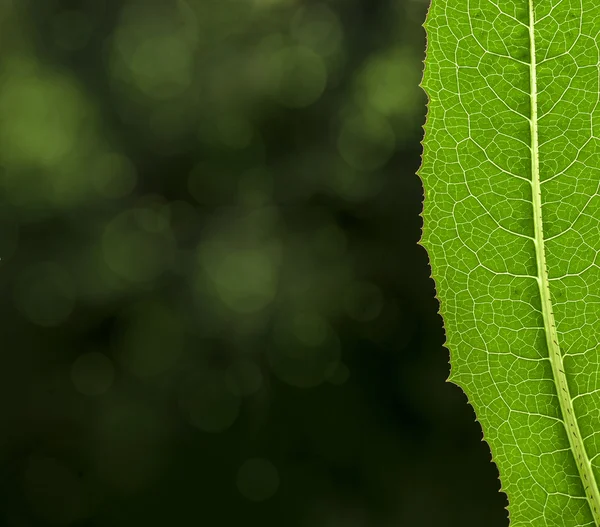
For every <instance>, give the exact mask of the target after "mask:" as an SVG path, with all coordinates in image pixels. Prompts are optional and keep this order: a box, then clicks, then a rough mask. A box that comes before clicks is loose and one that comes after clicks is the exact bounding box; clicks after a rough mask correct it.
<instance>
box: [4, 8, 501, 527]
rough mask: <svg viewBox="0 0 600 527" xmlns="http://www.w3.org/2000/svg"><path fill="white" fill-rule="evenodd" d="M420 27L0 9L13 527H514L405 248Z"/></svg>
mask: <svg viewBox="0 0 600 527" xmlns="http://www.w3.org/2000/svg"><path fill="white" fill-rule="evenodd" d="M426 7H427V6H426V3H425V2H424V1H422V0H385V1H384V0H379V1H376V0H368V1H364V2H363V1H359V0H321V1H309V0H160V1H159V0H156V1H148V0H69V1H67V0H2V2H0V46H1V48H0V49H2V51H1V53H2V60H1V61H0V202H1V207H0V256H1V257H2V262H1V264H0V287H2V289H3V292H4V294H3V295H2V297H1V299H0V309H1V311H2V322H1V323H0V333H2V335H3V337H4V338H3V346H4V355H3V366H2V370H1V373H0V379H1V382H0V429H1V430H2V433H1V434H0V461H1V465H0V466H1V468H2V487H1V492H0V505H1V506H0V511H2V513H3V514H4V522H5V524H6V525H10V526H21V525H90V526H91V525H94V526H104V525H106V526H108V525H110V526H111V527H113V526H119V525H128V526H129V525H132V524H133V525H137V524H140V525H142V524H143V525H165V524H166V525H184V524H188V523H189V522H190V521H200V522H207V523H208V524H210V525H235V524H237V523H239V522H241V521H244V522H246V523H248V524H250V525H259V524H261V525H262V524H272V525H286V526H290V527H291V526H296V525H298V526H305V525H311V526H323V527H338V526H339V527H341V526H344V527H359V526H378V527H380V526H385V527H387V526H390V527H391V526H396V525H410V526H412V525H415V526H416V525H461V526H464V525H465V524H469V522H471V523H474V524H477V525H481V524H485V525H490V526H492V525H502V524H503V523H502V522H503V520H504V518H503V516H502V514H500V516H499V519H498V517H497V516H494V512H493V510H491V509H490V506H489V504H490V503H492V504H495V505H498V509H499V510H500V509H501V503H502V499H501V497H500V495H498V494H497V493H496V488H497V482H496V481H494V477H495V473H494V470H493V467H492V465H490V464H489V462H488V459H489V454H488V452H487V451H486V450H485V447H484V445H483V444H481V443H480V442H479V439H480V437H481V436H480V431H478V429H477V427H476V426H475V424H474V423H473V422H472V421H473V417H472V414H471V413H470V411H469V410H468V409H467V407H466V406H465V404H464V399H463V398H462V394H460V393H459V392H457V390H456V389H455V387H450V386H449V385H445V384H444V383H443V381H444V379H445V376H446V374H447V365H446V356H444V355H443V353H441V352H440V344H441V343H442V341H443V340H442V333H441V328H440V325H439V320H438V319H437V317H436V306H435V304H434V301H433V289H432V285H431V284H430V283H429V282H428V277H429V274H428V270H427V267H426V266H427V260H426V255H425V254H424V253H422V251H421V249H420V248H419V247H417V245H416V241H417V240H418V238H419V235H420V233H419V217H418V214H419V211H420V202H421V199H422V198H421V188H420V182H419V180H418V178H417V176H415V175H414V174H415V171H416V169H417V167H418V164H419V154H420V145H419V140H420V136H421V125H422V122H423V113H424V102H425V101H424V95H423V94H422V92H421V90H420V88H419V87H418V83H419V81H420V78H421V70H422V64H421V61H422V58H423V48H424V34H423V31H422V28H421V23H422V20H423V19H424V14H425V9H426ZM423 291H425V292H423ZM461 426H462V427H463V428H461ZM464 430H468V431H469V433H471V436H469V437H470V439H468V440H465V439H462V437H463V433H464V432H463V431H464ZM465 441H466V443H465ZM465 444H466V445H468V447H465V446H464V445H465ZM473 456H475V457H473ZM477 456H478V457H477ZM486 456H488V457H487V458H486ZM472 457H473V459H477V460H478V461H472V460H471V458H472ZM477 463H480V464H479V465H478V464H477ZM465 467H471V468H465ZM482 467H483V468H482ZM459 471H460V473H458V472H459ZM480 474H485V475H486V477H487V478H488V479H486V480H485V481H488V486H487V487H486V486H485V485H480V484H479V483H478V481H479V479H478V478H480ZM457 478H458V479H457ZM481 478H483V476H481ZM443 481H447V483H446V484H445V485H446V486H444V484H442V482H443ZM457 481H458V483H457ZM482 489H483V490H482ZM486 491H487V492H488V493H489V494H485V492H486ZM428 496H433V497H428ZM461 496H462V498H461ZM490 496H491V497H490ZM461 499H462V501H460V500H461ZM257 502H258V503H263V502H264V504H265V505H264V507H263V506H262V505H257ZM429 503H435V504H436V505H437V506H439V508H440V510H441V511H445V512H436V509H435V508H431V507H430V506H429V505H428V504H429ZM444 507H446V509H444ZM467 508H468V510H467ZM502 512H503V511H501V513H502Z"/></svg>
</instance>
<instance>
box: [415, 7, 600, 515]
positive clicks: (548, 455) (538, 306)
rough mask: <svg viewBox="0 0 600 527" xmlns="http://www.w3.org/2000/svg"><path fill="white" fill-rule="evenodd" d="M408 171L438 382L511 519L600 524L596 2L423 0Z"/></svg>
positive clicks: (599, 31) (599, 26)
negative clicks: (449, 389) (439, 342)
mask: <svg viewBox="0 0 600 527" xmlns="http://www.w3.org/2000/svg"><path fill="white" fill-rule="evenodd" d="M425 29H426V30H427V37H428V46H427V58H426V61H425V73H424V78H423V83H422V86H423V88H424V89H425V90H426V92H427V94H428V96H429V112H428V117H427V122H426V125H425V138H424V141H423V147H424V154H423V164H422V167H421V169H420V171H419V175H420V176H421V178H422V180H423V185H424V188H425V201H424V210H423V223H424V227H423V238H422V241H421V243H422V245H423V246H424V247H425V248H426V249H427V251H428V253H429V256H430V260H431V268H432V274H433V278H434V279H435V282H436V286H437V291H438V295H439V300H440V313H441V314H442V317H443V318H444V321H445V325H446V336H447V344H446V345H447V347H448V348H449V350H450V362H451V374H450V377H449V380H450V381H452V382H454V383H456V384H458V385H459V386H460V387H461V388H462V389H463V390H464V391H465V392H466V394H467V396H468V397H469V399H470V401H471V404H472V405H473V407H474V408H475V412H476V415H477V417H478V419H479V421H480V423H481V426H482V429H483V432H484V437H485V439H486V440H487V442H488V443H489V445H490V447H491V451H492V456H493V459H494V461H495V462H496V464H497V466H498V470H499V473H500V480H501V483H502V490H504V491H505V492H506V494H507V496H508V500H509V507H508V510H509V518H510V521H511V525H512V526H514V527H517V526H518V527H522V526H528V527H529V526H533V527H537V526H540V527H542V526H543V527H553V526H557V527H558V526H560V527H566V526H593V525H596V526H600V492H599V490H598V482H599V481H600V349H599V346H598V342H599V339H600V288H599V287H600V265H599V264H600V261H599V258H598V254H599V252H600V104H599V103H600V86H599V61H600V56H599V55H600V51H599V46H600V3H598V2H597V0H433V2H432V5H431V8H430V11H429V13H428V16H427V21H426V23H425Z"/></svg>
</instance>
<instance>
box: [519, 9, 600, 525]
mask: <svg viewBox="0 0 600 527" xmlns="http://www.w3.org/2000/svg"><path fill="white" fill-rule="evenodd" d="M528 1H529V42H530V46H529V47H530V65H529V71H530V90H531V94H530V95H531V117H530V130H531V184H532V200H533V225H534V240H533V241H534V246H535V253H536V260H537V276H536V281H537V283H538V287H539V290H540V297H541V306H542V317H543V319H544V332H545V334H546V343H547V346H548V353H549V359H550V364H551V366H552V374H553V376H554V383H555V385H556V391H557V394H558V400H559V404H560V409H561V413H562V416H563V423H564V425H565V428H566V432H567V436H568V438H569V444H570V445H571V451H572V452H573V456H574V458H575V462H576V464H577V469H578V471H579V475H580V477H581V481H582V483H583V486H584V489H585V495H586V498H587V500H588V503H589V505H590V509H591V510H592V515H593V517H594V521H595V522H596V525H598V526H600V492H599V490H598V483H597V481H596V479H595V477H594V473H593V470H592V464H591V462H590V458H589V456H588V455H587V452H586V450H585V445H584V443H583V438H582V436H581V431H580V430H579V424H578V423H577V418H576V416H575V410H574V408H573V400H572V397H571V394H570V392H569V385H568V383H567V377H566V375H565V369H564V365H563V358H562V354H561V352H560V345H559V343H558V333H557V331H556V321H555V319H554V310H553V308H552V299H551V297H550V282H549V279H548V265H547V263H546V248H545V244H544V231H543V218H542V189H541V181H540V170H539V146H538V101H537V59H536V49H535V15H534V8H533V2H534V0H528Z"/></svg>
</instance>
